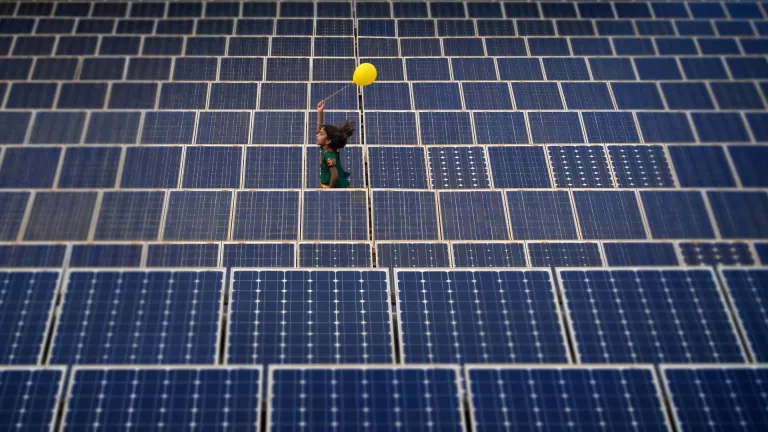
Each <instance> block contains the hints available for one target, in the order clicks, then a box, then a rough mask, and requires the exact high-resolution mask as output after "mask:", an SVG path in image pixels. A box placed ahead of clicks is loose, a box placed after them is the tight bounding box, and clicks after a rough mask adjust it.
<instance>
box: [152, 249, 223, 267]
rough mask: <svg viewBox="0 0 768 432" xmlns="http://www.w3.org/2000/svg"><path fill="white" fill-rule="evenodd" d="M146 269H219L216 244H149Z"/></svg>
mask: <svg viewBox="0 0 768 432" xmlns="http://www.w3.org/2000/svg"><path fill="white" fill-rule="evenodd" d="M147 267H149V268H164V267H171V268H173V267H187V268H200V267H219V244H218V243H155V244H153V243H150V244H148V245H147Z"/></svg>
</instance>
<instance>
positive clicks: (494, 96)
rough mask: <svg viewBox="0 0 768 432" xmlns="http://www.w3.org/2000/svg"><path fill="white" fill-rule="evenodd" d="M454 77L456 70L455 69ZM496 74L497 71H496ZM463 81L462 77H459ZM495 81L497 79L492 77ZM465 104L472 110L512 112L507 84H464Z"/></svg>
mask: <svg viewBox="0 0 768 432" xmlns="http://www.w3.org/2000/svg"><path fill="white" fill-rule="evenodd" d="M453 72H454V75H455V74H456V69H455V66H454V69H453ZM494 73H495V71H494ZM457 79H461V77H457ZM490 79H495V77H490ZM461 90H462V94H463V96H464V104H465V106H466V108H467V109H470V110H511V109H512V99H511V98H510V96H509V87H508V86H507V84H506V83H491V82H464V83H462V84H461Z"/></svg>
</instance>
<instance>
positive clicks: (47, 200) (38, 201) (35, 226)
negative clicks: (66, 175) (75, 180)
mask: <svg viewBox="0 0 768 432" xmlns="http://www.w3.org/2000/svg"><path fill="white" fill-rule="evenodd" d="M96 195H97V193H96V192H36V193H35V197H34V201H33V202H32V211H31V213H30V216H29V220H28V221H27V226H26V229H25V231H24V240H27V241H38V240H58V241H65V240H87V237H88V231H89V229H90V226H91V219H92V216H93V212H94V207H95V205H96Z"/></svg>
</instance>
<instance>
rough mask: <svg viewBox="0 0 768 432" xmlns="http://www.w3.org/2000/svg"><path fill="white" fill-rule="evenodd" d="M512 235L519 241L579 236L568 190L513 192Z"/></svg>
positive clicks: (510, 196)
mask: <svg viewBox="0 0 768 432" xmlns="http://www.w3.org/2000/svg"><path fill="white" fill-rule="evenodd" d="M506 197H507V205H508V207H509V217H510V226H511V228H512V237H513V238H514V239H516V240H569V239H572V240H575V239H577V238H578V234H577V232H576V223H575V220H574V217H573V209H572V207H571V201H570V196H569V194H568V192H566V191H509V192H507V194H506Z"/></svg>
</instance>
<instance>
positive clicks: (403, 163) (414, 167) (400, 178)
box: [0, 146, 428, 189]
mask: <svg viewBox="0 0 768 432" xmlns="http://www.w3.org/2000/svg"><path fill="white" fill-rule="evenodd" d="M0 178H2V170H0ZM368 181H369V182H370V184H371V187H372V188H396V189H427V188H428V185H427V165H426V157H425V155H424V148H423V147H416V146H408V147H405V146H397V147H395V146H386V147H385V146H382V147H373V146H372V147H368Z"/></svg>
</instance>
